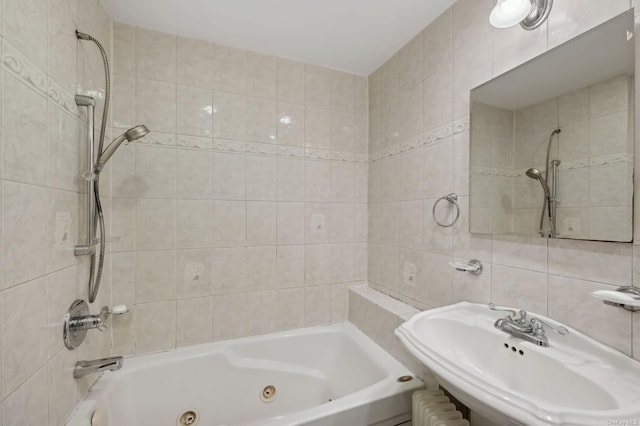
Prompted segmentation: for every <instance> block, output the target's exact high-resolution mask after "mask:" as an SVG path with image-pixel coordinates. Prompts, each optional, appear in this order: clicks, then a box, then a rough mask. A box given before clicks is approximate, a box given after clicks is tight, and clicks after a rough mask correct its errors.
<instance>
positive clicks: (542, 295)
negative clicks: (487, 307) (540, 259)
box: [491, 265, 547, 315]
mask: <svg viewBox="0 0 640 426" xmlns="http://www.w3.org/2000/svg"><path fill="white" fill-rule="evenodd" d="M491 272H492V275H491V300H492V302H493V303H495V304H496V305H502V306H511V307H513V308H515V309H524V310H526V311H531V312H535V313H537V314H540V315H546V314H547V275H546V274H545V273H543V272H534V271H527V270H524V269H516V268H509V267H506V266H499V265H493V268H492V271H491Z"/></svg>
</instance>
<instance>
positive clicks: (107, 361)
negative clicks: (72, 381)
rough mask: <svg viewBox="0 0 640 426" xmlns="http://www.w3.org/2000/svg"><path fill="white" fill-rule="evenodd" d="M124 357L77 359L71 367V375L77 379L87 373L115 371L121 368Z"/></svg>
mask: <svg viewBox="0 0 640 426" xmlns="http://www.w3.org/2000/svg"><path fill="white" fill-rule="evenodd" d="M123 363H124V359H123V358H122V357H121V356H112V357H110V358H101V359H94V360H91V361H78V362H76V366H75V368H74V369H73V377H75V378H76V379H79V378H80V377H83V376H86V375H87V374H93V373H99V372H101V371H106V370H109V371H116V370H120V369H121V368H122V364H123Z"/></svg>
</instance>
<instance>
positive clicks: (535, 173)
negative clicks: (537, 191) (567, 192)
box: [527, 169, 549, 198]
mask: <svg viewBox="0 0 640 426" xmlns="http://www.w3.org/2000/svg"><path fill="white" fill-rule="evenodd" d="M527 176H528V177H530V178H531V179H535V180H537V181H539V182H540V185H542V189H543V190H544V195H546V196H547V198H548V197H549V187H548V186H547V182H545V180H544V178H543V177H542V173H540V170H538V169H529V170H527Z"/></svg>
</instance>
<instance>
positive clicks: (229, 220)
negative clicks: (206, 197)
mask: <svg viewBox="0 0 640 426" xmlns="http://www.w3.org/2000/svg"><path fill="white" fill-rule="evenodd" d="M246 221H247V219H246V203H245V202H244V201H222V200H216V201H214V203H213V244H214V245H215V246H217V247H225V246H241V245H245V242H246V239H247V231H246Z"/></svg>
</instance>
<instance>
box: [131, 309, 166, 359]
mask: <svg viewBox="0 0 640 426" xmlns="http://www.w3.org/2000/svg"><path fill="white" fill-rule="evenodd" d="M135 328H136V354H144V353H149V352H158V351H162V350H167V349H171V348H175V347H176V302H175V300H174V301H167V302H157V303H143V304H138V305H136V318H135Z"/></svg>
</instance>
